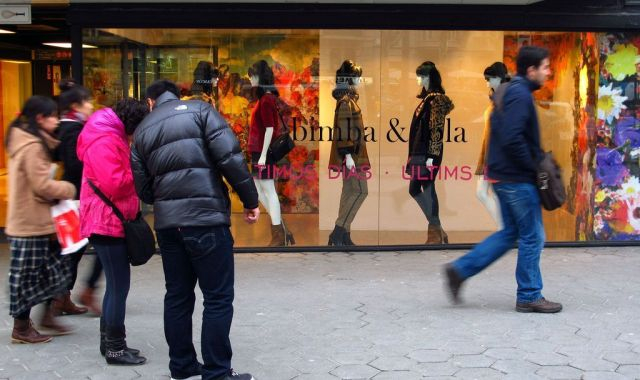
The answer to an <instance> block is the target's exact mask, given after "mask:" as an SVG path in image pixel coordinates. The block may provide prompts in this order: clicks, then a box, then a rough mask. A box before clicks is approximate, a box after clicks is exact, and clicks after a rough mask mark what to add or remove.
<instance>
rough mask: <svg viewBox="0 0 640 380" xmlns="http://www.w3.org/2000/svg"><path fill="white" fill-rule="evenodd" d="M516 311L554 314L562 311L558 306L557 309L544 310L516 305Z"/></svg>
mask: <svg viewBox="0 0 640 380" xmlns="http://www.w3.org/2000/svg"><path fill="white" fill-rule="evenodd" d="M516 311H517V312H518V313H540V314H555V313H559V312H561V311H562V307H560V308H559V309H549V310H544V309H534V308H532V307H522V306H516Z"/></svg>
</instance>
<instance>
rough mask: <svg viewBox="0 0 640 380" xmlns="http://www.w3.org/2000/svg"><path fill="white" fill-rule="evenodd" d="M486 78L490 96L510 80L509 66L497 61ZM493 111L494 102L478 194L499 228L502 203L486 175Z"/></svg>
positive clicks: (479, 169) (482, 154)
mask: <svg viewBox="0 0 640 380" xmlns="http://www.w3.org/2000/svg"><path fill="white" fill-rule="evenodd" d="M484 78H485V80H486V81H487V87H489V92H490V97H491V96H493V94H494V92H495V91H496V90H497V89H498V87H500V85H501V84H502V83H506V82H508V81H509V79H510V78H509V75H508V74H507V67H506V66H505V64H504V63H502V62H495V63H494V64H492V65H491V66H489V67H487V68H486V69H485V70H484ZM492 111H493V102H491V103H490V104H489V106H488V107H487V109H486V111H485V112H484V130H483V132H482V149H481V151H480V157H479V158H478V166H477V168H476V172H475V174H476V176H478V178H477V186H476V196H477V197H478V199H479V200H480V202H481V203H482V204H483V205H484V207H485V208H486V209H487V211H488V212H489V214H490V215H491V217H492V218H493V220H494V221H495V222H496V225H497V226H498V228H500V229H502V218H501V216H500V203H499V202H498V198H497V197H496V195H495V193H494V192H493V191H491V192H490V191H489V190H490V188H491V181H490V180H489V179H488V178H486V177H485V175H484V171H485V165H486V164H485V162H486V157H487V153H488V152H487V148H488V147H489V136H490V134H491V127H490V125H489V120H490V116H491V112H492Z"/></svg>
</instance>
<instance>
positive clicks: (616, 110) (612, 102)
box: [598, 83, 627, 124]
mask: <svg viewBox="0 0 640 380" xmlns="http://www.w3.org/2000/svg"><path fill="white" fill-rule="evenodd" d="M620 94H622V89H620V88H613V83H609V85H608V86H602V87H600V91H599V93H598V119H600V120H606V121H607V123H609V124H610V123H611V122H612V121H613V119H614V118H615V119H617V118H619V117H620V112H622V110H623V109H627V106H625V105H624V104H623V102H624V101H625V100H627V97H626V96H621V95H620Z"/></svg>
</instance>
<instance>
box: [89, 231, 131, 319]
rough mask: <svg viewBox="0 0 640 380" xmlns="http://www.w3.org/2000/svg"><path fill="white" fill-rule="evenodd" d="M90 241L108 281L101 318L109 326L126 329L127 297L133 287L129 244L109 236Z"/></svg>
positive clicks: (94, 237)
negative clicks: (128, 252) (128, 250)
mask: <svg viewBox="0 0 640 380" xmlns="http://www.w3.org/2000/svg"><path fill="white" fill-rule="evenodd" d="M90 240H91V244H93V246H94V248H95V249H96V252H97V253H98V257H99V258H100V262H101V263H102V265H103V267H104V274H105V277H106V279H107V286H106V289H105V292H104V298H103V299H102V317H101V318H102V319H104V323H105V324H106V325H107V326H113V327H124V317H125V312H126V309H127V296H128V295H129V287H130V286H131V267H130V266H129V255H128V254H127V244H126V243H125V241H124V239H122V238H114V237H108V236H96V235H92V236H91V238H90Z"/></svg>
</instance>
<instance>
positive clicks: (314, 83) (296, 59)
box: [84, 29, 640, 247]
mask: <svg viewBox="0 0 640 380" xmlns="http://www.w3.org/2000/svg"><path fill="white" fill-rule="evenodd" d="M86 39H87V40H90V41H87V42H91V43H92V44H94V45H97V46H99V49H94V51H89V52H87V53H86V56H85V73H84V74H85V82H86V84H87V85H88V87H89V88H91V89H92V90H93V91H94V98H95V99H96V101H97V102H99V103H101V104H102V105H104V106H108V105H110V104H112V103H113V102H114V101H115V100H117V99H118V98H120V97H122V96H125V95H126V96H138V97H142V96H144V85H148V84H149V83H151V82H152V81H153V80H154V79H157V78H168V79H171V80H174V81H176V82H177V83H178V84H179V86H180V87H181V88H182V90H183V96H184V97H186V98H199V99H202V100H204V101H207V102H209V103H210V104H212V106H213V107H215V108H216V109H217V110H218V111H219V112H220V113H221V114H222V115H223V116H224V117H225V119H226V120H227V121H228V122H229V125H230V127H231V128H232V129H233V131H234V132H235V133H236V135H237V137H238V139H239V141H240V143H241V146H242V148H243V150H244V152H245V157H246V158H247V162H248V165H251V166H252V169H254V171H255V173H256V175H257V177H256V182H257V183H258V188H259V189H260V190H261V191H260V193H261V204H262V206H263V212H264V215H263V218H261V221H260V223H258V225H256V226H252V227H246V226H244V225H242V224H241V223H235V225H234V226H233V229H234V234H235V236H236V243H237V246H238V247H250V246H253V247H261V246H269V245H271V246H285V245H290V244H293V243H294V241H295V243H296V246H298V247H304V246H324V245H327V244H328V245H331V246H353V245H359V246H362V245H407V244H408V245H422V244H425V243H427V244H430V243H435V244H447V243H475V242H478V241H480V240H481V239H483V238H484V237H485V236H488V235H489V234H490V233H491V232H493V231H494V230H495V229H497V228H499V226H500V223H501V221H500V217H499V210H498V208H497V205H496V204H495V201H493V194H492V191H491V183H490V181H488V180H487V178H484V176H483V173H484V171H483V165H484V164H483V156H484V153H483V152H484V149H483V147H486V145H487V141H486V130H487V127H488V126H487V124H486V121H487V119H488V115H489V114H490V112H491V108H490V107H491V106H490V105H491V101H490V96H491V94H492V92H493V91H494V90H495V88H497V86H498V85H500V83H504V82H506V81H508V80H509V78H510V77H511V76H512V75H513V73H514V72H515V62H514V59H515V56H516V53H517V51H518V49H519V48H520V47H521V46H523V45H527V44H533V45H539V46H544V47H547V48H548V49H549V50H550V52H551V66H552V70H553V76H552V77H551V78H550V80H549V82H548V83H547V84H546V85H545V86H544V87H543V88H542V89H541V90H539V91H537V92H536V93H535V100H536V105H537V111H538V115H539V118H540V125H541V135H542V142H543V147H544V149H545V150H551V151H553V153H554V156H555V157H556V158H557V159H558V161H559V163H560V165H561V167H562V168H563V175H564V181H565V186H566V188H567V193H568V195H569V196H568V201H567V203H566V204H565V205H564V206H563V207H562V208H561V209H559V210H556V211H553V212H545V213H544V218H545V228H546V234H547V239H548V241H591V240H640V180H639V178H640V168H639V164H640V163H639V159H640V153H639V152H640V132H639V131H640V123H639V122H638V118H640V113H639V112H638V110H639V108H638V107H640V100H639V99H640V58H639V57H640V52H639V49H640V42H638V41H640V38H639V37H638V35H632V34H628V33H625V34H622V33H589V32H501V31H417V30H406V31H398V30H385V31H379V30H264V31H246V30H185V29H176V30H173V29H166V30H155V29H151V30H145V29H104V30H91V31H89V32H88V33H87V36H86ZM123 41H127V44H128V45H127V46H126V49H125V48H123V45H125V44H124V43H123ZM122 57H126V59H125V60H123V59H122ZM114 59H115V60H114ZM122 61H126V62H127V65H125V67H127V70H126V71H123V70H122V69H121V66H122V65H121V62H122ZM264 70H267V71H268V73H267V71H264ZM269 73H270V74H271V76H272V79H270V80H269V81H268V83H267V82H265V81H264V79H265V78H266V77H267V76H269V75H268V74H269ZM254 74H256V75H254ZM252 77H256V78H252ZM265 86H267V87H268V88H267V87H265ZM265 89H266V91H264V90H265ZM445 89H446V91H445ZM261 90H262V91H261ZM259 92H262V94H261V96H260V95H259V94H258V93H259ZM417 93H419V96H418V98H416V94H417ZM265 94H266V98H264V96H265ZM276 95H277V96H276ZM261 102H262V103H261ZM267 103H269V104H272V105H273V106H274V107H265V105H266V104H267ZM454 105H455V106H454ZM265 109H267V110H269V112H268V113H269V114H270V116H271V117H270V118H267V117H266V116H269V115H267V114H266V111H265V112H263V111H264V110H265ZM280 116H282V119H284V122H285V123H286V124H287V125H288V127H289V128H290V129H291V131H292V133H291V134H292V137H293V138H294V140H295V143H296V147H295V148H294V150H293V151H291V152H290V153H289V154H288V155H287V157H286V158H285V159H284V160H282V161H280V162H278V163H274V162H269V161H268V160H267V157H266V154H265V152H266V150H265V147H268V145H269V144H268V141H269V140H273V139H275V138H277V136H278V133H279V131H280V123H281V122H280ZM265 120H271V121H270V123H265ZM267 124H270V125H267ZM252 127H253V130H254V131H258V132H259V136H258V137H259V138H257V139H256V138H255V136H254V137H252V135H251V131H252ZM269 129H271V131H269ZM256 164H265V165H266V168H267V170H266V172H263V171H265V169H264V168H263V169H262V170H260V169H258V168H255V165H256ZM258 174H260V175H259V176H258ZM232 204H233V211H234V212H236V217H237V218H236V219H234V220H240V214H239V212H241V204H240V202H239V201H238V200H237V199H235V198H234V197H233V194H232ZM278 210H279V212H278ZM281 235H282V236H281Z"/></svg>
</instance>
